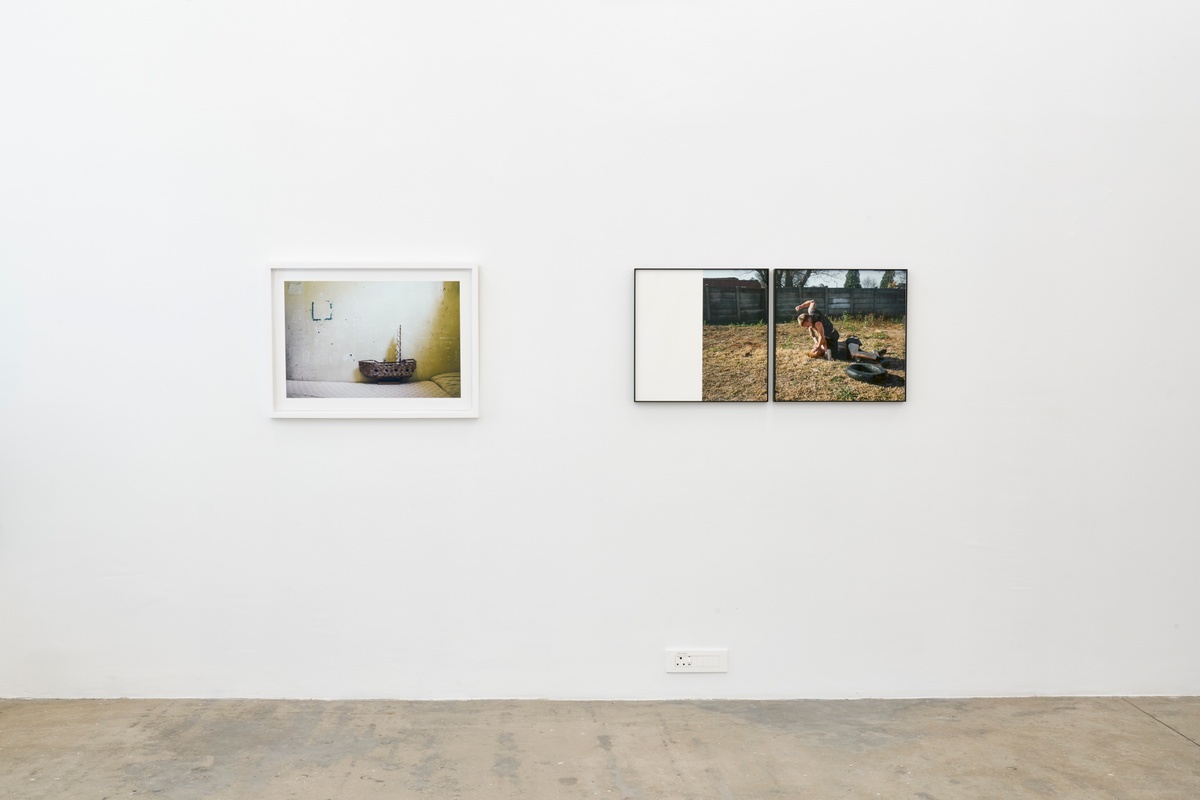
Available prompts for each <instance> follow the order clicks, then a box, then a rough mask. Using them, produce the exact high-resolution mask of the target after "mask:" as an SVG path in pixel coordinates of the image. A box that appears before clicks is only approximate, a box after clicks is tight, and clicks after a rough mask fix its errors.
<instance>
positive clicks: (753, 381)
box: [703, 324, 767, 401]
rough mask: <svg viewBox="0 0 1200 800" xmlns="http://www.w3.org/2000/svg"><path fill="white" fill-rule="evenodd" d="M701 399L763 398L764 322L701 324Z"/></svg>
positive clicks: (765, 338)
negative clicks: (702, 345)
mask: <svg viewBox="0 0 1200 800" xmlns="http://www.w3.org/2000/svg"><path fill="white" fill-rule="evenodd" d="M703 398H704V399H705V400H759V401H765V400H766V399H767V326H766V325H765V324H762V325H705V326H704V391H703Z"/></svg>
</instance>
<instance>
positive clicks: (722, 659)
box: [667, 650, 729, 672]
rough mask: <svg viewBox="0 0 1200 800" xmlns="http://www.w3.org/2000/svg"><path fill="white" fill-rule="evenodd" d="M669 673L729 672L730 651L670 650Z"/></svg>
mask: <svg viewBox="0 0 1200 800" xmlns="http://www.w3.org/2000/svg"><path fill="white" fill-rule="evenodd" d="M667 672H729V651H728V650H668V651H667Z"/></svg>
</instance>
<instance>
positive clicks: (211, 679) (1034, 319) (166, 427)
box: [0, 0, 1200, 699]
mask: <svg viewBox="0 0 1200 800" xmlns="http://www.w3.org/2000/svg"><path fill="white" fill-rule="evenodd" d="M1198 26H1200V6H1198V5H1196V4H1195V3H1191V2H1184V0H1179V1H1178V2H1138V3H1134V2H1115V1H1113V0H1107V1H1104V0H1102V2H1098V3H1084V2H1053V1H1051V2H1045V0H1039V1H1038V2H1015V3H959V2H949V1H948V0H945V1H939V2H913V3H894V2H885V1H884V0H863V1H862V2H841V3H832V2H815V1H810V0H802V1H801V2H795V1H794V0H774V1H769V2H732V1H731V2H708V1H704V0H700V1H696V0H687V1H684V0H678V1H674V2H667V1H666V0H640V1H636V2H635V1H634V0H603V1H602V0H595V1H593V2H568V3H564V2H550V1H549V0H547V1H546V2H511V3H488V2H454V3H446V2H432V0H431V1H430V2H399V1H398V2H338V3H329V2H309V1H304V2H240V1H239V2H182V1H179V0H170V1H169V2H160V1H158V0H156V1H154V2H151V1H150V0H146V1H145V2H121V1H120V0H118V1H116V2H106V3H91V2H82V1H81V2H61V1H59V0H51V2H35V1H34V0H10V2H5V3H4V4H2V5H0V270H2V273H0V278H2V281H0V287H2V290H3V295H2V299H3V313H2V314H0V334H2V341H0V696H8V697H25V696H30V697H47V696H59V697H77V696H89V697H90V696H101V697H106V696H162V697H168V696H171V697H176V696H190V697H226V696H242V697H258V696H269V697H328V698H334V697H389V698H392V697H394V698H414V699H422V698H481V697H487V698H498V697H504V698H510V697H512V698H527V697H547V698H675V697H738V698H791V697H860V696H879V697H895V696H964V695H1026V694H1200V618H1198V610H1200V579H1198V578H1197V567H1196V565H1197V564H1198V563H1200V536H1198V535H1197V527H1198V526H1197V523H1196V512H1195V510H1194V509H1195V503H1194V500H1195V495H1196V491H1197V479H1198V478H1200V468H1198V467H1197V463H1196V457H1195V454H1196V452H1197V447H1198V445H1200V422H1198V419H1197V399H1196V398H1197V391H1198V389H1200V379H1198V377H1197V373H1198V371H1200V367H1197V365H1196V359H1195V355H1194V350H1195V343H1196V341H1197V336H1196V334H1197V324H1198V323H1197V320H1198V315H1197V303H1198V302H1200V270H1198V269H1197V267H1200V235H1198V228H1197V220H1200V147H1198V146H1197V143H1198V142H1200V49H1198V48H1197V47H1195V31H1196V30H1197V27H1198ZM272 261H287V262H296V261H339V262H347V261H376V262H377V261H389V262H396V261H400V262H404V261H412V262H419V263H430V262H441V261H445V262H450V263H460V264H461V263H473V264H479V265H480V332H481V361H480V364H481V378H480V396H481V416H480V418H479V419H476V420H461V419H458V420H322V419H313V420H286V419H271V418H270V417H269V416H268V413H269V405H270V378H269V372H270V332H269V324H270V315H269V308H268V305H269V299H270V295H269V281H268V274H267V268H266V264H268V263H269V262H272ZM635 267H692V268H711V269H726V268H734V267H747V268H751V267H753V268H766V267H774V268H787V267H820V268H848V267H858V268H863V269H870V268H904V269H908V270H909V273H908V275H909V291H908V302H909V309H910V317H909V320H908V335H909V344H908V402H907V403H904V404H896V405H888V404H776V403H766V404H711V405H709V404H700V403H695V404H674V403H657V404H635V403H634V402H633V399H632V398H633V364H632V353H633V270H634V268H635ZM687 647H694V648H699V647H708V648H728V649H729V665H730V669H729V672H728V673H726V674H714V675H672V674H667V673H666V672H665V669H664V656H663V651H664V650H665V649H666V648H687Z"/></svg>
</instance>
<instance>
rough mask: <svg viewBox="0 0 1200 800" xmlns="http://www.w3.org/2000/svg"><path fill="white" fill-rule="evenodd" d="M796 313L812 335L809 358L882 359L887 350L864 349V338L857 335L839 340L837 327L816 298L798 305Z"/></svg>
mask: <svg viewBox="0 0 1200 800" xmlns="http://www.w3.org/2000/svg"><path fill="white" fill-rule="evenodd" d="M796 314H797V315H798V316H797V317H796V322H797V324H799V325H800V327H801V328H807V329H808V333H809V335H810V336H812V340H813V347H812V350H809V351H808V357H809V358H828V359H834V358H837V359H841V360H843V361H855V360H859V361H882V360H883V354H884V353H885V352H887V351H886V350H885V349H881V350H879V351H878V352H876V351H874V350H864V349H863V346H862V340H861V339H859V338H858V337H857V336H847V337H846V340H845V341H839V339H838V330H837V328H835V327H834V326H833V323H832V322H831V321H830V320H829V317H827V316H825V315H824V314H822V313H821V312H820V311H818V310H817V301H816V300H805V301H804V302H803V303H801V304H800V305H798V306H796Z"/></svg>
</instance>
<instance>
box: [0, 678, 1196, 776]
mask: <svg viewBox="0 0 1200 800" xmlns="http://www.w3.org/2000/svg"><path fill="white" fill-rule="evenodd" d="M1198 742H1200V698H1129V699H1121V698H1102V699H1101V698H1031V699H1013V700H915V701H914V700H888V701H883V700H850V701H768V702H750V701H690V702H655V703H649V702H636V703H630V702H618V703H614V702H548V701H480V702H438V703H410V702H383V701H370V702H340V701H338V702H314V701H264V700H254V701H229V700H218V701H196V700H162V701H155V700H105V701H94V700H0V797H4V798H22V799H23V798H30V800H32V799H33V798H56V799H60V800H70V799H71V798H87V799H88V800H105V798H110V799H111V798H117V797H122V798H125V797H163V798H173V799H174V800H192V799H193V798H237V799H238V800H242V799H243V798H253V799H254V800H274V799H275V798H297V799H302V800H309V799H310V798H311V799H312V800H349V799H350V798H388V799H389V800H391V799H393V798H488V799H489V800H491V799H493V798H529V800H542V799H543V798H613V799H614V800H617V799H620V800H625V799H627V798H638V799H639V800H642V799H643V798H645V799H647V800H649V799H651V798H653V799H654V800H665V799H666V798H715V799H716V800H728V799H729V798H747V799H751V800H760V799H766V798H814V800H816V799H820V800H827V799H828V798H915V799H916V800H960V799H962V798H966V799H968V800H981V799H982V798H997V800H1001V799H1003V800H1013V799H1014V798H1081V799H1082V798H1087V800H1095V799H1096V798H1120V800H1136V799H1138V798H1153V799H1154V800H1197V798H1200V744H1198Z"/></svg>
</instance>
